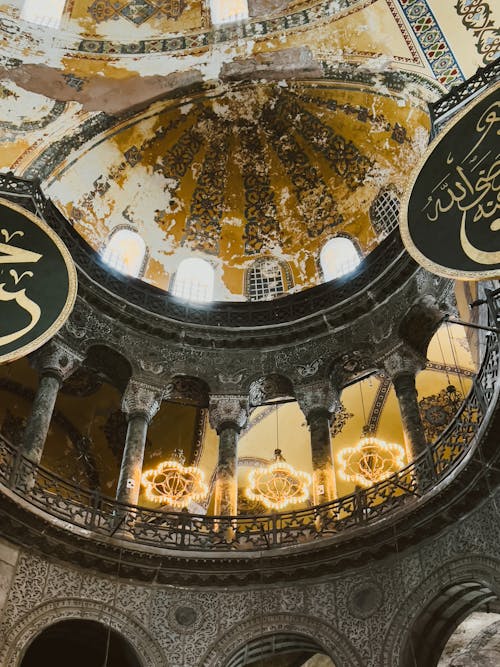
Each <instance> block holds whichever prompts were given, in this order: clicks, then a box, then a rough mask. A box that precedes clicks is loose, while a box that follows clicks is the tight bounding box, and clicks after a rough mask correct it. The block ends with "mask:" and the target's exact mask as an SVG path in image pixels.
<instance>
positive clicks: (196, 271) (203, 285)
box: [172, 257, 214, 303]
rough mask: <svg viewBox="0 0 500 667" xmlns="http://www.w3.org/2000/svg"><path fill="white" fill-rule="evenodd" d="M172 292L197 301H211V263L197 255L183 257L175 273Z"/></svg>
mask: <svg viewBox="0 0 500 667" xmlns="http://www.w3.org/2000/svg"><path fill="white" fill-rule="evenodd" d="M172 294H173V295H174V296H178V297H180V298H181V299H186V300H187V301H197V302H198V303H203V302H207V301H212V299H213V294H214V270H213V267H212V265H211V264H210V263H209V262H207V261H206V260H204V259H200V258H199V257H191V258H189V259H183V260H182V262H181V263H180V264H179V268H178V269H177V272H176V274H175V279H174V285H173V288H172Z"/></svg>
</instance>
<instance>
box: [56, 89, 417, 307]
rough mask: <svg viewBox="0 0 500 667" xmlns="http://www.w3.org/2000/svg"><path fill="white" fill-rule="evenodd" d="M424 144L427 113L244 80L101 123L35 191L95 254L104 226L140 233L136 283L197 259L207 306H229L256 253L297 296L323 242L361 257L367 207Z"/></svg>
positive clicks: (355, 94)
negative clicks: (210, 277)
mask: <svg viewBox="0 0 500 667" xmlns="http://www.w3.org/2000/svg"><path fill="white" fill-rule="evenodd" d="M427 136H428V117H427V113H426V111H425V110H424V109H423V108H418V107H416V106H412V105H410V104H409V103H408V102H406V101H405V100H404V99H401V98H398V97H395V96H388V95H381V94H374V93H372V92H370V91H369V90H367V89H365V90H357V89H355V88H354V87H352V88H347V87H340V86H336V85H334V84H329V83H327V82H322V83H307V82H305V83H293V84H289V85H287V84H284V83H282V84H249V85H245V86H238V87H234V88H232V89H229V90H226V91H225V92H222V93H221V94H216V93H214V94H211V95H204V96H197V97H193V98H191V99H189V100H188V101H186V100H183V101H182V103H176V104H168V105H161V106H160V108H159V109H157V110H154V111H151V110H150V111H148V112H147V113H146V114H142V115H141V116H139V117H137V118H136V119H134V120H131V121H126V122H124V123H122V124H120V125H118V126H117V127H114V128H112V129H111V130H109V131H108V132H107V133H105V134H104V135H99V136H97V137H95V138H94V139H93V140H91V141H89V142H87V144H85V145H84V146H83V147H82V149H81V150H80V151H79V152H78V153H75V152H73V153H72V154H71V155H70V156H69V158H68V159H67V160H66V161H65V162H64V163H63V164H62V165H61V166H60V167H59V168H58V169H56V171H55V172H54V174H53V175H52V177H51V178H50V180H49V183H48V187H47V190H46V191H47V194H48V195H49V196H51V197H52V198H53V199H54V200H55V201H56V203H57V204H58V205H59V207H60V208H61V210H62V211H63V212H64V214H65V215H66V216H67V217H68V219H69V220H70V221H71V222H72V224H73V225H74V226H75V229H77V231H78V232H79V233H80V234H81V235H82V236H83V237H84V238H85V239H86V240H87V241H88V243H89V244H90V245H91V246H92V247H93V248H94V249H96V250H98V251H99V250H102V249H103V248H104V247H105V246H106V243H107V241H108V239H109V236H110V233H112V231H113V230H114V229H117V228H122V227H127V228H130V229H133V230H135V231H137V232H139V234H140V235H141V236H142V237H143V239H144V240H145V242H146V245H147V248H148V252H149V263H148V265H147V267H146V272H145V275H144V278H145V280H147V281H150V282H152V283H154V284H156V285H157V286H159V287H162V288H168V284H169V278H170V277H171V276H172V274H173V273H174V272H175V270H176V268H177V266H178V264H179V262H180V261H181V259H183V258H185V257H186V256H188V255H190V254H191V253H193V252H196V253H200V254H201V256H204V257H206V258H207V259H210V260H211V261H213V262H214V263H215V264H216V266H217V270H218V274H219V278H220V279H221V281H220V282H221V285H220V287H219V293H218V294H216V298H238V297H239V296H240V297H241V294H242V292H243V287H244V275H245V270H246V269H247V268H248V267H249V266H250V264H251V263H252V262H253V261H254V260H255V259H256V258H258V257H259V256H269V255H272V256H275V257H277V258H279V259H280V260H285V261H287V262H288V263H289V265H290V266H291V269H292V274H293V282H294V284H295V286H296V288H298V289H300V288H302V287H304V286H310V285H313V284H316V283H318V282H320V281H321V280H322V278H321V276H320V275H319V272H318V258H319V251H320V249H321V247H322V245H323V244H324V243H325V241H326V240H327V239H328V238H330V237H331V236H334V235H338V234H341V235H348V236H351V237H352V238H353V239H355V241H356V243H357V245H358V246H359V249H360V251H361V252H362V253H363V254H366V253H368V252H369V251H370V250H371V249H372V248H373V247H374V246H375V245H376V243H377V237H376V234H375V231H374V229H373V228H372V226H371V223H370V215H369V209H370V205H371V203H372V201H373V200H374V199H375V197H376V196H377V194H378V193H379V191H380V190H381V189H382V188H384V187H385V186H388V185H389V184H390V185H392V186H393V187H394V189H395V190H396V191H397V192H398V191H399V192H401V191H402V190H403V188H404V184H405V179H406V177H407V175H408V173H409V171H410V169H411V167H412V165H413V164H414V162H415V160H416V158H417V156H418V155H419V154H420V152H421V151H422V150H423V148H424V147H425V145H426V142H427Z"/></svg>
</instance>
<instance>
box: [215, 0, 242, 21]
mask: <svg viewBox="0 0 500 667" xmlns="http://www.w3.org/2000/svg"><path fill="white" fill-rule="evenodd" d="M210 16H211V19H212V23H213V24H214V25H220V24H221V23H234V22H236V21H244V20H245V19H247V18H248V2H247V0H210Z"/></svg>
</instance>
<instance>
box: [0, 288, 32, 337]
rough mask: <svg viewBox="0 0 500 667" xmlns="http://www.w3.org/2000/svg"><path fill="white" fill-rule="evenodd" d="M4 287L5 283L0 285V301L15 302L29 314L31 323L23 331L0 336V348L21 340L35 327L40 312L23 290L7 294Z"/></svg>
mask: <svg viewBox="0 0 500 667" xmlns="http://www.w3.org/2000/svg"><path fill="white" fill-rule="evenodd" d="M4 287H5V283H1V284H0V301H15V302H16V303H17V305H18V306H20V307H21V308H22V309H23V310H25V311H26V312H27V313H28V314H29V316H30V318H31V321H30V323H29V324H28V325H27V326H25V327H24V328H23V329H19V331H15V332H14V333H11V334H7V335H5V336H0V346H2V345H8V344H9V343H13V342H14V341H15V340H17V339H18V338H21V337H22V336H24V334H27V333H28V332H29V331H31V329H33V327H35V326H36V325H37V323H38V321H39V319H40V315H41V312H42V311H41V310H40V306H39V305H38V304H37V303H35V302H34V301H32V300H31V299H30V298H29V297H27V296H26V290H25V289H22V290H19V291H18V292H7V291H6V290H5V289H4Z"/></svg>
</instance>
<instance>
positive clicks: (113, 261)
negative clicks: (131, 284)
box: [102, 229, 146, 278]
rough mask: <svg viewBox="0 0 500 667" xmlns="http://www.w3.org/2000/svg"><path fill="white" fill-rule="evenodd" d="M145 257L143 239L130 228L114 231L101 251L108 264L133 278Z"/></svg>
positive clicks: (139, 269) (141, 267)
mask: <svg viewBox="0 0 500 667" xmlns="http://www.w3.org/2000/svg"><path fill="white" fill-rule="evenodd" d="M145 257H146V244H145V243H144V239H143V238H142V236H140V235H139V234H138V233H137V232H134V231H132V230H131V229H119V230H118V231H116V232H114V233H113V234H112V235H111V236H110V238H109V241H108V244H107V246H106V248H105V249H104V252H103V253H102V259H103V261H104V262H106V264H107V265H108V266H110V267H111V268H112V269H115V270H116V271H119V272H120V273H124V274H126V275H128V276H133V277H134V278H136V277H138V276H139V275H140V274H141V272H142V270H143V268H144V259H145Z"/></svg>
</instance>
